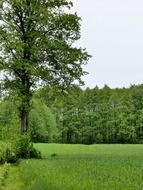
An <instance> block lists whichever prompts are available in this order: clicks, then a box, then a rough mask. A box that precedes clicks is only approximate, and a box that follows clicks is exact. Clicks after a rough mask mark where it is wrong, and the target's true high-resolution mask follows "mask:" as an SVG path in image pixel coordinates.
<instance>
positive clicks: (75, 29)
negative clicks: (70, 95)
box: [0, 0, 90, 133]
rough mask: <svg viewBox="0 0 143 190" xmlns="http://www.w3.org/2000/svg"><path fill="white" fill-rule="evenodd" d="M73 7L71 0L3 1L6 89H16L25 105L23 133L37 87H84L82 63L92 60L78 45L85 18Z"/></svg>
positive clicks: (0, 45) (0, 26)
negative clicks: (74, 10) (75, 85)
mask: <svg viewBox="0 0 143 190" xmlns="http://www.w3.org/2000/svg"><path fill="white" fill-rule="evenodd" d="M72 6H73V4H72V2H70V1H68V0H56V1H55V0H1V1H0V71H1V72H2V74H3V80H2V82H1V86H3V87H4V88H5V89H7V90H12V91H15V94H16V96H17V99H18V100H19V102H20V105H19V113H20V114H19V115H20V119H21V132H22V133H24V132H26V131H27V129H28V116H29V108H30V101H31V98H32V94H33V89H34V88H36V87H38V86H39V85H44V84H46V85H47V86H58V87H60V88H66V87H68V86H70V85H71V84H72V83H74V81H75V80H76V81H78V82H79V83H82V80H81V76H82V75H84V74H85V72H84V70H83V67H82V65H84V64H86V63H87V61H88V59H89V57H90V56H89V55H88V53H87V52H86V50H85V49H82V48H77V47H74V45H73V44H74V42H75V41H77V40H78V39H79V38H80V18H79V17H78V16H77V14H76V13H75V14H71V13H70V11H69V9H71V8H72Z"/></svg>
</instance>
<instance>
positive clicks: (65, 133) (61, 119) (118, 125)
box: [0, 85, 143, 144]
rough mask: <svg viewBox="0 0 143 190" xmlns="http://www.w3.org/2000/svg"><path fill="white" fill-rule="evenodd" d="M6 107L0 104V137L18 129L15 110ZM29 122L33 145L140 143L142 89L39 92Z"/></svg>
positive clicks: (7, 103)
mask: <svg viewBox="0 0 143 190" xmlns="http://www.w3.org/2000/svg"><path fill="white" fill-rule="evenodd" d="M9 103H10V100H3V101H2V102H1V104H0V129H1V131H2V132H1V134H3V137H4V134H7V133H8V132H7V131H9V133H10V131H12V132H11V133H12V134H13V129H14V128H15V130H16V129H18V128H16V127H13V126H18V124H17V123H18V115H17V113H16V108H12V105H11V106H9V105H10V104H9ZM11 104H13V103H12V101H11ZM13 106H14V107H15V105H14V104H13ZM14 110H15V112H14ZM7 115H8V117H7ZM10 117H11V118H10ZM29 120H30V125H29V134H30V136H31V139H32V141H33V142H60V143H84V144H93V143H143V85H137V86H135V85H132V86H131V87H130V88H122V89H118V88H117V89H110V88H109V87H108V86H107V85H105V86H104V88H102V89H99V88H98V87H95V88H94V89H89V88H87V89H85V90H82V89H81V88H79V87H77V86H73V87H71V88H70V89H69V90H68V92H64V91H63V93H61V92H60V93H58V90H56V89H53V88H52V89H51V88H43V89H39V90H37V91H36V92H35V95H34V99H33V103H32V106H31V113H30V118H29ZM5 131H6V132H5ZM6 136H7V135H6ZM1 138H2V137H1Z"/></svg>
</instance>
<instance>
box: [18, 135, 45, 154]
mask: <svg viewBox="0 0 143 190" xmlns="http://www.w3.org/2000/svg"><path fill="white" fill-rule="evenodd" d="M15 152H16V156H17V157H18V158H41V153H40V152H39V151H38V150H36V149H35V148H34V147H33V144H32V143H31V142H30V138H29V137H28V136H27V135H21V136H20V137H19V138H18V139H17V141H16V143H15Z"/></svg>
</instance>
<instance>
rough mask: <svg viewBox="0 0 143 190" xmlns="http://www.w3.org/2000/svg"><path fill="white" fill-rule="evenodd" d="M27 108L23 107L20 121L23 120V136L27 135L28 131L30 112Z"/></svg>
mask: <svg viewBox="0 0 143 190" xmlns="http://www.w3.org/2000/svg"><path fill="white" fill-rule="evenodd" d="M26 107H27V106H25V105H22V106H21V113H20V120H21V134H25V133H26V132H27V130H28V116H29V111H28V109H27V108H26Z"/></svg>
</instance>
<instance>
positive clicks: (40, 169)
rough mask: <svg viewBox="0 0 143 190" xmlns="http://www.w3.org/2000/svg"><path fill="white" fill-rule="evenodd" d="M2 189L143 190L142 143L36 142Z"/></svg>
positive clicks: (11, 168) (13, 168) (9, 175)
mask: <svg viewBox="0 0 143 190" xmlns="http://www.w3.org/2000/svg"><path fill="white" fill-rule="evenodd" d="M35 147H36V148H37V149H39V150H40V151H41V152H42V156H43V159H42V160H22V161H20V163H19V164H18V165H15V166H12V165H11V166H10V167H9V172H8V177H7V179H6V181H5V186H4V187H2V188H0V190H1V189H2V190H143V145H90V146H87V145H60V144H36V145H35Z"/></svg>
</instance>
